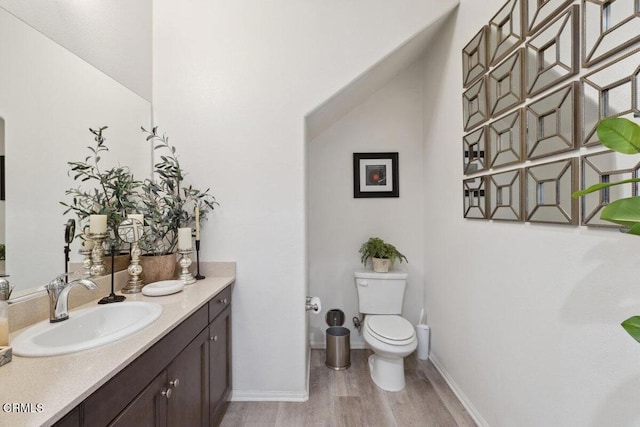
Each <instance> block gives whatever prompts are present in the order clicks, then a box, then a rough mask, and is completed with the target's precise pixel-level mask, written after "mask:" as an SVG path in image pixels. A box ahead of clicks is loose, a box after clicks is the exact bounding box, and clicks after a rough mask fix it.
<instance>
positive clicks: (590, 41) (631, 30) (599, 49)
mask: <svg viewBox="0 0 640 427" xmlns="http://www.w3.org/2000/svg"><path fill="white" fill-rule="evenodd" d="M638 9H639V5H638V0H614V1H611V0H583V2H582V14H583V36H582V63H583V66H585V67H587V66H591V65H593V64H595V63H596V62H598V61H601V60H602V59H604V58H607V57H609V56H611V55H613V54H614V53H616V52H619V51H620V50H622V49H624V48H625V47H628V46H631V45H632V44H633V43H635V42H637V41H638V40H640V13H638V12H639V10H638Z"/></svg>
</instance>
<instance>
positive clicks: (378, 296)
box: [355, 270, 407, 314]
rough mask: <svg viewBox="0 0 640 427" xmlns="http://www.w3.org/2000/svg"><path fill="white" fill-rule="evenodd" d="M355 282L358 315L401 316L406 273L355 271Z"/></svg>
mask: <svg viewBox="0 0 640 427" xmlns="http://www.w3.org/2000/svg"><path fill="white" fill-rule="evenodd" d="M355 280H356V289H357V291H358V305H359V311H360V313H362V314H402V301H403V300H404V290H405V288H406V286H407V273H402V272H398V271H390V272H388V273H376V272H374V271H371V270H366V271H356V272H355Z"/></svg>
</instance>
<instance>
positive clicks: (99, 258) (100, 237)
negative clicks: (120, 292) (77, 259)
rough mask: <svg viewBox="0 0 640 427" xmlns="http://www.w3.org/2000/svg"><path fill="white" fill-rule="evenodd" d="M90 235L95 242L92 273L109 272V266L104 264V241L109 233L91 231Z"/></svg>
mask: <svg viewBox="0 0 640 427" xmlns="http://www.w3.org/2000/svg"><path fill="white" fill-rule="evenodd" d="M88 236H89V238H90V239H91V240H93V241H94V243H95V245H94V246H93V249H91V275H92V276H104V275H105V274H106V273H107V266H106V265H105V264H104V247H102V243H103V242H104V239H106V238H107V233H89V234H88Z"/></svg>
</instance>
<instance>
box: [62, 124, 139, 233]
mask: <svg viewBox="0 0 640 427" xmlns="http://www.w3.org/2000/svg"><path fill="white" fill-rule="evenodd" d="M106 129H107V126H102V127H100V128H98V129H89V131H90V132H91V133H92V134H93V135H94V141H95V145H94V146H88V147H87V148H88V149H89V151H90V153H91V154H90V155H88V156H87V157H85V159H84V161H80V162H67V164H68V165H69V166H70V170H69V175H70V176H71V175H73V180H74V181H79V182H80V183H81V184H82V183H86V184H88V186H89V188H83V187H81V186H79V187H77V188H71V189H69V190H67V191H66V192H65V194H66V195H68V196H71V197H72V200H71V202H69V203H67V202H60V203H61V204H62V205H63V206H65V207H66V208H67V209H66V210H65V211H64V213H65V214H67V213H69V212H71V211H73V212H74V213H75V214H76V216H77V217H78V220H79V222H80V224H81V225H82V224H83V223H86V221H87V218H88V217H89V215H92V214H100V215H106V216H107V225H108V227H109V228H110V229H111V230H115V229H116V228H117V226H118V224H119V223H120V222H121V221H122V220H123V219H124V218H125V217H126V215H127V212H134V211H135V210H136V205H137V199H138V193H137V190H138V188H139V187H140V185H141V184H142V183H141V182H140V181H136V180H135V179H134V177H133V174H132V173H131V171H130V170H129V168H127V167H124V166H117V167H113V168H110V169H105V170H103V169H102V168H101V163H100V161H101V160H102V156H103V155H104V154H105V153H107V152H108V151H109V148H108V147H107V145H106V138H105V136H104V131H105V130H106ZM83 228H84V227H82V226H81V227H79V229H80V230H82V229H83Z"/></svg>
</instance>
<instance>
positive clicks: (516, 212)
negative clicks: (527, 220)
mask: <svg viewBox="0 0 640 427" xmlns="http://www.w3.org/2000/svg"><path fill="white" fill-rule="evenodd" d="M487 180H488V184H487V185H488V187H489V198H488V199H489V209H488V212H489V219H497V220H504V221H522V169H518V170H514V171H508V172H503V173H498V174H495V175H489V176H488V177H487Z"/></svg>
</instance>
